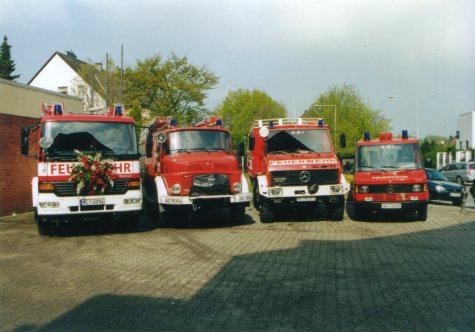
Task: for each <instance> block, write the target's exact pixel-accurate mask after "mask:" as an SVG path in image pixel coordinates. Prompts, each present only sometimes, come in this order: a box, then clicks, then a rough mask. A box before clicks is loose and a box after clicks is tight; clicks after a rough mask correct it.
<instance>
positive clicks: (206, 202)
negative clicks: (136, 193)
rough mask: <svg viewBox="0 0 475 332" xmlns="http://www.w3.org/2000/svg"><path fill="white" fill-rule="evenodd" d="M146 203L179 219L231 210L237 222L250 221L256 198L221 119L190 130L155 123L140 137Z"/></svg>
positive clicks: (211, 119) (197, 124)
mask: <svg viewBox="0 0 475 332" xmlns="http://www.w3.org/2000/svg"><path fill="white" fill-rule="evenodd" d="M141 150H142V151H143V152H144V154H145V158H143V160H142V173H143V177H144V197H145V199H146V200H147V202H151V203H152V204H153V205H154V209H155V210H156V208H157V207H159V208H161V209H162V210H164V211H163V212H165V213H164V216H165V217H166V218H168V217H170V218H168V219H175V217H177V216H178V215H180V214H181V215H182V216H183V214H185V215H186V216H190V215H191V213H192V212H193V211H200V210H207V209H212V208H229V210H230V212H231V216H232V218H233V219H234V220H235V221H241V220H242V219H243V218H244V216H245V208H246V206H249V202H250V200H251V194H250V193H249V186H248V183H247V180H246V178H245V177H244V175H243V173H242V171H241V170H240V169H239V166H238V161H237V158H236V154H235V152H234V150H233V146H232V142H231V135H230V133H229V131H228V130H227V129H226V128H225V127H223V125H222V118H221V117H216V116H214V117H207V118H205V119H203V120H202V121H199V122H195V123H193V124H192V125H190V126H183V127H179V126H178V125H177V122H176V120H174V119H172V118H168V117H156V118H155V119H154V120H152V121H151V123H149V124H148V126H147V129H146V130H144V131H143V132H142V135H141Z"/></svg>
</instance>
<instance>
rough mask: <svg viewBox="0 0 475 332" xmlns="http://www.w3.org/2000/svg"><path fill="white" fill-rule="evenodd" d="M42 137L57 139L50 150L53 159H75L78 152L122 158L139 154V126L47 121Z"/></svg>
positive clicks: (113, 123)
mask: <svg viewBox="0 0 475 332" xmlns="http://www.w3.org/2000/svg"><path fill="white" fill-rule="evenodd" d="M42 136H43V137H49V138H51V139H52V140H53V144H52V145H51V146H50V147H49V149H48V153H49V155H50V157H56V158H59V157H67V156H73V155H74V156H75V153H74V150H79V151H81V152H90V151H101V152H103V153H104V155H107V156H111V157H112V156H116V157H118V158H121V157H122V158H127V157H128V156H131V155H137V154H138V151H137V141H136V139H137V138H136V135H135V126H134V125H133V124H131V123H116V122H72V121H71V122H67V121H64V122H60V121H55V122H47V123H45V124H44V126H43V129H42Z"/></svg>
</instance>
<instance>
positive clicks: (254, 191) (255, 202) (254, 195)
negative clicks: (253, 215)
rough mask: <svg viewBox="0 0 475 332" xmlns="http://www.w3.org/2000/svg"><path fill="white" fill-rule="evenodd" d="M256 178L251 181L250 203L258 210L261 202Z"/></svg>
mask: <svg viewBox="0 0 475 332" xmlns="http://www.w3.org/2000/svg"><path fill="white" fill-rule="evenodd" d="M257 186H258V184H257V180H255V181H253V182H252V204H253V205H254V208H255V209H256V210H257V211H259V209H260V208H261V203H260V201H259V188H258V187H257Z"/></svg>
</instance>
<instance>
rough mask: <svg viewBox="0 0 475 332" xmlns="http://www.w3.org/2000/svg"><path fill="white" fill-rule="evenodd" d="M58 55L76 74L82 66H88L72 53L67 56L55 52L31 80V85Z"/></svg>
mask: <svg viewBox="0 0 475 332" xmlns="http://www.w3.org/2000/svg"><path fill="white" fill-rule="evenodd" d="M56 55H58V56H59V57H60V58H61V59H63V61H64V62H66V63H67V64H68V66H69V67H71V69H73V70H74V71H75V72H76V73H78V72H79V67H80V66H81V65H84V64H86V62H84V61H82V60H79V59H78V58H76V55H75V54H74V53H72V52H67V54H64V53H61V52H58V51H56V52H54V53H53V55H52V56H51V57H50V58H49V59H48V61H46V62H45V64H44V65H43V66H42V67H41V68H40V70H38V71H37V72H36V74H35V75H34V76H33V77H32V78H31V80H30V81H29V82H28V84H30V83H31V82H33V80H34V79H35V78H36V77H37V76H38V75H39V73H41V71H42V70H43V69H44V68H45V67H46V66H47V65H48V63H49V62H50V61H51V60H52V59H53V58H54V57H55V56H56Z"/></svg>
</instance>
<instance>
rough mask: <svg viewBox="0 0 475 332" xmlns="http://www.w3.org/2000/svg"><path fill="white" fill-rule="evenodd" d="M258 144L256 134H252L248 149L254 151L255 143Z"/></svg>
mask: <svg viewBox="0 0 475 332" xmlns="http://www.w3.org/2000/svg"><path fill="white" fill-rule="evenodd" d="M255 144H256V139H255V137H254V136H251V137H249V146H248V149H249V151H253V150H254V145H255Z"/></svg>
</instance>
